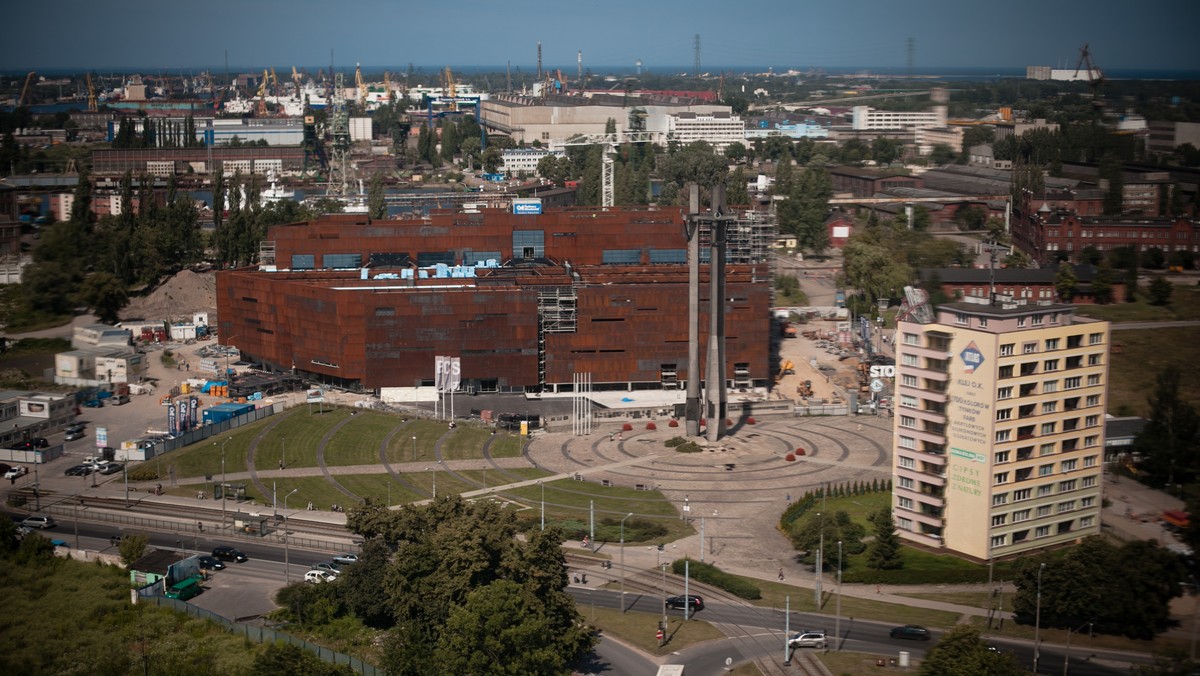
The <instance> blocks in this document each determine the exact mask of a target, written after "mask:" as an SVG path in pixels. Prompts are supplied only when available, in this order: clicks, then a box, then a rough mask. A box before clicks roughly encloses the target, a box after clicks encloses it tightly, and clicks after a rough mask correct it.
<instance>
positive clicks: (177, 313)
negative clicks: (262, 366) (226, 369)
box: [121, 270, 217, 325]
mask: <svg viewBox="0 0 1200 676" xmlns="http://www.w3.org/2000/svg"><path fill="white" fill-rule="evenodd" d="M193 312H208V313H209V323H210V324H211V325H215V324H216V313H217V278H216V276H215V275H214V274H213V273H211V272H192V271H191V270H184V271H183V272H180V273H179V274H177V275H175V276H174V277H171V278H170V279H168V280H167V281H166V282H164V283H163V284H161V285H160V286H159V287H158V288H156V289H154V290H153V291H151V292H150V293H149V294H147V295H146V296H142V297H139V298H133V299H131V300H130V301H129V305H127V306H126V307H125V309H124V310H123V311H122V312H121V318H122V319H146V320H158V319H166V320H176V321H183V320H190V319H191V315H192V313H193Z"/></svg>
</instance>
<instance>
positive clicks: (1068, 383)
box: [1063, 376, 1083, 390]
mask: <svg viewBox="0 0 1200 676" xmlns="http://www.w3.org/2000/svg"><path fill="white" fill-rule="evenodd" d="M1082 384H1083V379H1082V378H1080V377H1079V376H1075V377H1073V378H1067V379H1066V380H1064V381H1063V387H1064V388H1065V389H1068V390H1077V389H1079V387H1080V386H1081V385H1082Z"/></svg>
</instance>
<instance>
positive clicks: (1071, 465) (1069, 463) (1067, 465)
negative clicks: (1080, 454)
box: [1062, 458, 1079, 472]
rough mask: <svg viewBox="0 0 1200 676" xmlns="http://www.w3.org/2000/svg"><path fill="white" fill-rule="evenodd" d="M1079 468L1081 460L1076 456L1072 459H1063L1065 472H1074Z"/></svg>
mask: <svg viewBox="0 0 1200 676" xmlns="http://www.w3.org/2000/svg"><path fill="white" fill-rule="evenodd" d="M1078 468H1079V460H1077V459H1075V458H1071V459H1070V460H1063V461H1062V471H1064V472H1074V471H1075V470H1076V469H1078Z"/></svg>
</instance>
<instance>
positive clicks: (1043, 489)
mask: <svg viewBox="0 0 1200 676" xmlns="http://www.w3.org/2000/svg"><path fill="white" fill-rule="evenodd" d="M1052 493H1054V486H1052V485H1050V484H1046V485H1044V486H1038V497H1039V498H1044V497H1046V496H1047V495H1050V494H1052Z"/></svg>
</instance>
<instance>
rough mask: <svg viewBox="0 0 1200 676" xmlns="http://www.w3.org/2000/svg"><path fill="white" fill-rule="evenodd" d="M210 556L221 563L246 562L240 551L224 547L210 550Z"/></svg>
mask: <svg viewBox="0 0 1200 676" xmlns="http://www.w3.org/2000/svg"><path fill="white" fill-rule="evenodd" d="M212 555H213V556H215V557H217V558H218V559H221V560H223V561H236V562H238V563H245V562H246V555H245V554H243V553H242V552H241V551H240V550H237V549H234V548H233V547H229V546H226V545H222V546H220V547H214V548H213V550H212Z"/></svg>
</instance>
